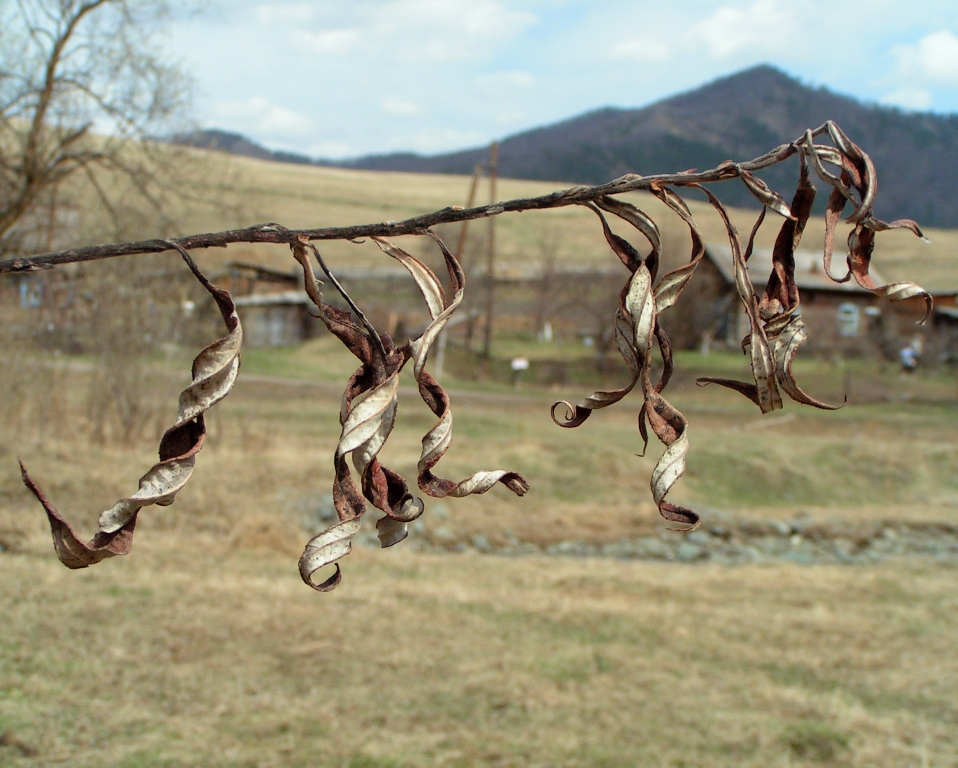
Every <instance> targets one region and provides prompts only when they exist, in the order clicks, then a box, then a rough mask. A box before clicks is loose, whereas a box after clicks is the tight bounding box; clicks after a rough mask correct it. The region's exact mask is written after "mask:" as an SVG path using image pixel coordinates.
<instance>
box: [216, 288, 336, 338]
mask: <svg viewBox="0 0 958 768" xmlns="http://www.w3.org/2000/svg"><path fill="white" fill-rule="evenodd" d="M235 304H236V309H237V312H238V314H239V316H240V320H242V322H243V337H244V340H245V343H246V344H247V345H249V346H251V347H288V346H293V345H295V344H300V343H301V342H304V341H306V340H307V339H311V338H313V337H314V336H316V335H318V334H319V326H320V321H319V320H318V319H317V318H315V317H313V315H311V314H310V312H309V308H310V307H311V306H312V305H311V304H310V301H309V299H308V298H307V296H306V294H305V293H302V292H300V291H279V292H277V293H254V294H252V295H250V296H240V297H238V298H237V299H236V300H235Z"/></svg>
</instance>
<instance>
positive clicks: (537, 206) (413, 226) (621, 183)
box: [0, 124, 827, 274]
mask: <svg viewBox="0 0 958 768" xmlns="http://www.w3.org/2000/svg"><path fill="white" fill-rule="evenodd" d="M826 132H827V124H826V125H823V126H821V127H820V128H818V129H816V130H815V131H812V132H811V133H812V135H813V136H819V135H821V134H823V133H826ZM804 140H805V139H804V137H803V138H802V139H801V141H804ZM796 144H797V142H793V143H791V144H782V145H781V146H779V147H777V148H776V149H774V150H772V151H771V152H768V153H767V154H765V155H762V156H761V157H758V158H755V159H754V160H750V161H748V162H745V163H732V162H725V163H722V164H721V165H719V166H717V167H715V168H712V169H710V170H707V171H701V172H688V171H687V172H683V173H662V174H655V175H652V176H639V175H637V174H634V173H630V174H626V175H625V176H621V177H620V178H618V179H615V180H614V181H610V182H608V183H607V184H600V185H598V186H594V187H589V186H577V187H570V188H568V189H561V190H557V191H555V192H551V193H550V194H548V195H541V196H539V197H525V198H517V199H515V200H506V201H503V202H499V203H491V204H489V205H480V206H477V207H475V208H459V207H458V206H456V207H447V208H442V209H440V210H438V211H433V212H432V213H426V214H423V215H421V216H414V217H412V218H410V219H405V220H403V221H384V222H380V223H377V224H359V225H355V226H349V227H322V228H319V229H286V228H285V227H283V226H280V225H278V224H273V223H270V224H257V225H255V226H252V227H247V228H246V229H231V230H227V231H225V232H211V233H208V234H199V235H190V236H188V237H181V238H176V239H173V240H161V239H155V240H140V241H137V242H131V243H116V244H111V245H92V246H88V247H86V248H71V249H70V250H67V251H56V252H54V253H45V254H41V255H38V256H31V257H28V258H15V259H5V260H0V274H2V273H4V272H28V271H32V270H36V269H45V268H49V267H52V266H56V265H58V264H71V263H75V262H79V261H97V260H99V259H112V258H115V257H117V256H134V255H137V254H145V253H162V252H163V251H168V250H172V249H173V248H174V247H175V246H174V244H176V245H179V246H180V247H182V248H185V249H186V250H195V249H197V248H225V247H226V246H228V245H230V244H231V243H286V244H289V243H294V242H296V241H297V240H300V239H306V240H355V239H357V238H363V237H396V236H398V235H416V234H422V233H423V232H425V230H427V229H429V228H431V227H435V226H436V225H439V224H451V223H455V222H463V221H472V220H474V219H482V218H486V217H488V216H497V215H499V214H501V213H519V212H522V211H534V210H545V209H549V208H563V207H565V206H567V205H581V204H583V203H589V202H593V201H595V200H598V199H599V198H601V197H605V196H608V195H618V194H623V193H625V192H650V191H652V190H654V189H655V188H657V187H661V186H664V185H671V186H677V187H686V186H689V185H692V184H709V183H713V182H717V181H725V180H728V179H734V178H736V177H737V176H740V175H741V171H757V170H761V169H763V168H768V167H770V166H773V165H777V164H778V163H780V162H782V161H783V160H786V159H788V158H789V157H791V156H792V155H794V154H796V153H797V152H798V151H799V150H798V147H797V146H796Z"/></svg>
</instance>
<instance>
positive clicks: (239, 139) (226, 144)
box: [170, 128, 327, 165]
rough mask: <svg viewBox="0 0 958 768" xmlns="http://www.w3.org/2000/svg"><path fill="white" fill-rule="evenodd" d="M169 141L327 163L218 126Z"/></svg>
mask: <svg viewBox="0 0 958 768" xmlns="http://www.w3.org/2000/svg"><path fill="white" fill-rule="evenodd" d="M170 141H171V142H172V143H173V144H183V145H185V146H188V147H199V148H200V149H215V150H217V151H219V152H226V153H228V154H230V155H241V156H242V157H255V158H256V159H257V160H272V161H273V162H276V163H295V164H297V165H317V164H319V165H327V163H324V162H322V161H317V160H314V159H313V158H311V157H308V156H306V155H301V154H298V153H296V152H282V151H274V150H272V149H266V147H264V146H261V145H259V144H257V143H256V142H255V141H251V140H250V139H248V138H246V137H245V136H243V135H242V134H239V133H232V132H230V131H221V130H219V129H218V128H206V129H203V130H197V131H192V132H191V133H181V134H178V135H176V136H174V137H173V138H172V139H170Z"/></svg>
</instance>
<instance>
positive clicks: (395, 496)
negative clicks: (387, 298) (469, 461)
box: [293, 232, 529, 591]
mask: <svg viewBox="0 0 958 768" xmlns="http://www.w3.org/2000/svg"><path fill="white" fill-rule="evenodd" d="M426 234H427V235H428V236H430V237H432V238H433V240H434V241H435V242H436V243H437V245H438V246H439V248H440V250H441V251H442V254H443V258H444V259H445V262H446V267H447V270H448V272H449V277H450V280H451V282H452V287H453V291H454V294H453V298H452V300H451V301H448V302H447V300H446V295H445V292H444V291H443V288H442V285H441V283H440V281H439V279H438V278H437V277H436V275H435V274H434V273H433V271H432V270H431V269H430V268H429V267H428V266H427V265H426V264H425V263H424V262H423V261H422V260H420V259H417V258H415V257H414V256H412V255H411V254H409V253H407V252H406V251H404V250H403V249H401V248H399V247H398V246H396V245H394V244H393V243H391V242H389V241H388V240H385V239H383V238H378V237H377V238H373V239H374V241H375V242H376V244H377V245H378V246H379V248H380V249H381V250H382V251H383V252H384V253H386V254H387V255H389V256H391V257H392V258H394V259H396V260H397V261H399V262H400V264H402V265H403V267H405V268H406V270H407V271H408V272H409V273H410V275H411V276H412V277H413V279H414V281H415V283H416V285H417V287H418V288H419V290H420V292H421V293H422V295H423V298H424V300H425V302H426V306H427V308H428V311H429V316H430V319H431V322H430V323H429V325H428V326H427V328H426V330H425V331H424V332H423V334H422V336H420V337H419V338H418V339H413V340H410V341H409V342H408V343H407V344H406V345H405V346H403V347H402V348H400V349H395V347H394V346H393V345H392V341H391V340H390V339H389V337H387V336H383V337H380V338H381V341H382V345H383V347H382V348H383V353H382V355H381V359H377V358H376V356H375V355H373V353H372V349H371V347H370V345H369V344H368V343H364V335H363V334H362V331H361V329H359V328H358V327H357V326H356V325H355V324H354V323H350V322H349V321H348V320H347V319H346V318H344V317H342V316H341V315H338V314H337V312H338V310H335V308H333V307H330V306H329V305H327V304H325V302H323V300H322V295H321V294H320V293H319V291H318V289H317V288H316V286H315V280H314V278H313V277H312V268H311V266H310V263H309V261H308V259H306V258H305V253H304V250H303V246H301V245H297V244H294V246H293V248H294V256H296V259H297V261H299V262H300V264H301V265H302V267H303V276H304V281H305V285H306V288H307V292H308V293H309V295H310V297H311V299H312V300H313V302H314V304H316V305H317V308H318V309H319V310H320V316H321V317H322V318H323V319H324V321H325V322H326V324H327V325H328V326H329V327H330V330H332V331H334V333H336V335H337V336H338V337H339V338H340V339H341V340H342V341H343V342H344V343H345V344H346V346H347V347H348V348H349V349H350V350H351V351H352V352H353V353H354V354H355V355H356V356H357V357H358V358H359V359H360V361H361V362H362V364H363V365H362V367H361V368H359V369H358V370H357V371H356V372H355V373H354V374H353V376H352V377H351V378H350V380H349V383H348V385H347V387H346V390H345V392H344V393H343V399H342V404H341V407H340V422H341V424H342V431H341V434H340V439H339V442H338V444H337V447H336V451H335V454H334V457H333V463H334V466H335V469H336V479H335V481H334V483H333V501H334V505H335V506H336V510H337V512H338V513H339V516H340V523H338V524H336V525H334V526H332V527H330V528H329V529H328V530H327V531H325V532H324V533H323V534H320V536H319V537H317V538H315V539H313V540H312V542H310V544H309V545H307V549H306V552H304V554H303V558H302V559H301V561H300V573H301V576H302V577H303V580H304V581H305V582H306V583H307V584H308V585H309V586H311V587H313V588H314V589H318V590H320V591H328V590H330V589H333V588H335V587H336V586H337V585H338V584H339V583H340V581H341V579H342V574H341V572H340V570H339V566H338V565H337V566H336V572H335V573H334V574H333V575H332V576H331V577H330V578H328V579H327V580H326V581H324V582H322V583H321V584H317V583H316V582H315V581H314V580H313V574H314V573H315V572H316V571H317V570H318V569H319V568H322V567H323V566H324V565H329V564H331V563H333V562H334V561H336V560H338V559H340V558H342V557H343V556H345V555H346V554H348V553H349V551H350V544H349V542H350V540H351V538H352V536H353V535H355V532H356V530H358V522H356V523H355V524H352V522H351V521H358V520H359V519H360V517H361V516H362V515H363V514H364V512H365V509H366V506H365V503H364V502H363V497H364V498H365V499H366V500H368V501H370V502H372V503H373V504H374V505H375V506H376V507H377V508H379V509H380V510H382V511H383V512H385V516H384V517H382V518H380V519H379V520H378V521H377V522H376V529H377V532H378V535H379V541H380V544H381V546H383V547H390V546H393V545H395V544H398V543H399V542H400V541H402V540H403V539H405V538H406V536H407V535H408V528H407V523H409V522H410V521H412V520H414V519H416V518H417V517H419V515H421V514H422V512H423V503H422V501H421V500H420V499H416V498H414V497H412V496H411V495H410V494H409V492H408V489H407V486H406V482H405V480H403V478H402V477H401V476H400V475H398V474H397V473H395V472H393V471H391V470H389V469H387V468H386V467H383V466H382V465H381V464H380V463H379V461H378V458H377V457H378V454H379V452H380V450H381V449H382V447H383V446H384V445H385V443H386V440H387V439H388V437H389V435H390V434H391V432H392V429H393V426H394V424H395V419H396V410H397V407H398V397H397V395H398V385H399V372H400V371H401V370H402V368H403V366H404V364H405V363H406V361H407V360H409V359H412V360H413V371H414V375H415V377H416V381H417V384H418V386H419V391H420V394H421V395H422V398H423V400H424V401H425V402H426V404H427V405H428V406H429V407H430V408H431V409H432V411H433V412H434V413H435V414H436V415H437V416H438V417H439V420H438V422H437V423H436V425H435V426H434V427H433V428H432V429H431V430H430V431H429V432H428V433H427V434H426V436H425V437H424V438H423V450H422V455H421V457H420V461H419V485H420V487H421V488H422V489H423V490H424V491H425V492H426V493H428V494H430V495H432V496H440V497H441V496H465V495H469V494H473V493H485V492H486V491H488V490H489V489H490V488H491V487H492V486H493V485H495V484H496V483H497V482H498V483H502V484H504V485H506V486H507V487H508V488H509V489H510V490H512V491H513V492H514V493H516V494H518V495H520V496H521V495H522V494H523V493H525V492H526V491H527V490H528V488H529V486H528V483H527V482H526V481H525V479H524V478H523V477H522V476H521V475H519V474H518V473H515V472H507V471H504V470H494V471H481V472H477V473H474V474H473V475H471V476H470V477H468V478H466V479H465V480H462V481H460V482H458V483H455V482H453V481H451V480H443V479H441V478H438V477H435V476H434V475H433V474H432V473H431V469H432V467H433V466H434V465H435V464H436V463H437V462H438V461H439V459H440V458H442V456H443V454H444V453H445V451H446V450H447V448H448V447H449V444H450V442H451V436H452V412H451V409H450V405H449V397H448V395H447V394H446V392H445V390H443V389H442V387H441V386H440V385H439V383H438V382H437V381H436V380H435V379H434V378H433V377H432V376H430V375H429V373H427V372H426V370H425V363H426V359H427V357H428V354H429V349H430V347H431V345H432V344H433V342H434V341H435V339H436V338H437V337H438V335H439V333H440V332H441V331H442V329H443V327H444V326H445V324H446V323H447V322H448V320H449V318H450V317H451V316H452V314H453V312H455V310H456V308H457V307H458V306H459V304H460V302H461V301H462V295H463V288H464V286H465V274H464V272H463V271H462V267H461V266H460V265H459V262H458V260H457V259H456V258H455V257H454V256H453V255H452V253H451V252H450V251H449V249H448V248H446V246H445V244H444V243H443V242H442V240H441V239H440V238H439V237H438V236H437V235H435V233H433V232H427V233H426ZM314 251H315V249H314ZM317 256H318V253H317ZM327 275H328V276H330V278H331V279H332V276H331V275H330V273H329V272H328V270H327ZM311 288H312V290H310V289H311ZM348 301H349V303H350V306H355V303H354V302H353V301H352V300H351V299H348ZM350 454H351V455H352V460H353V464H354V465H355V467H356V470H357V471H358V472H359V474H360V477H361V479H362V494H361V495H360V493H359V490H358V489H357V488H356V485H355V483H354V482H353V480H352V476H351V474H350V472H349V467H348V465H347V462H346V457H347V455H350ZM347 523H348V524H349V525H347Z"/></svg>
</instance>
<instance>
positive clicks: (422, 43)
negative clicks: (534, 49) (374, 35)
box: [376, 0, 538, 61]
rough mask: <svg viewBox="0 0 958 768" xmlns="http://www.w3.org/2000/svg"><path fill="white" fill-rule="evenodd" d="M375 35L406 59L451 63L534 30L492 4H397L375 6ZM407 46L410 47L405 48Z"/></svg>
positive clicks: (410, 0) (526, 20) (479, 0)
mask: <svg viewBox="0 0 958 768" xmlns="http://www.w3.org/2000/svg"><path fill="white" fill-rule="evenodd" d="M378 8H379V16H378V18H377V20H376V21H377V24H376V25H377V28H378V29H377V32H378V33H379V34H380V35H382V36H383V37H389V38H392V40H393V41H394V45H396V46H397V47H398V48H400V49H401V50H403V53H404V54H405V56H406V57H408V58H412V59H434V60H437V61H452V60H457V59H465V58H470V57H472V56H475V55H477V54H479V53H482V52H485V51H488V50H490V49H492V48H495V47H496V46H498V45H500V44H502V43H505V42H507V41H509V40H510V39H512V38H513V37H514V36H515V35H516V34H518V33H519V32H521V31H522V30H524V29H525V28H527V27H529V26H531V25H533V24H535V23H536V22H537V21H538V19H537V17H536V16H535V15H534V14H532V13H529V12H527V11H519V10H514V9H512V8H508V7H506V6H505V5H503V4H502V3H500V2H497V1H496V0H472V2H468V3H464V2H461V0H398V1H397V2H391V3H383V4H382V5H380V6H378ZM410 41H415V42H414V44H413V45H410V44H409V42H410Z"/></svg>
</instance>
